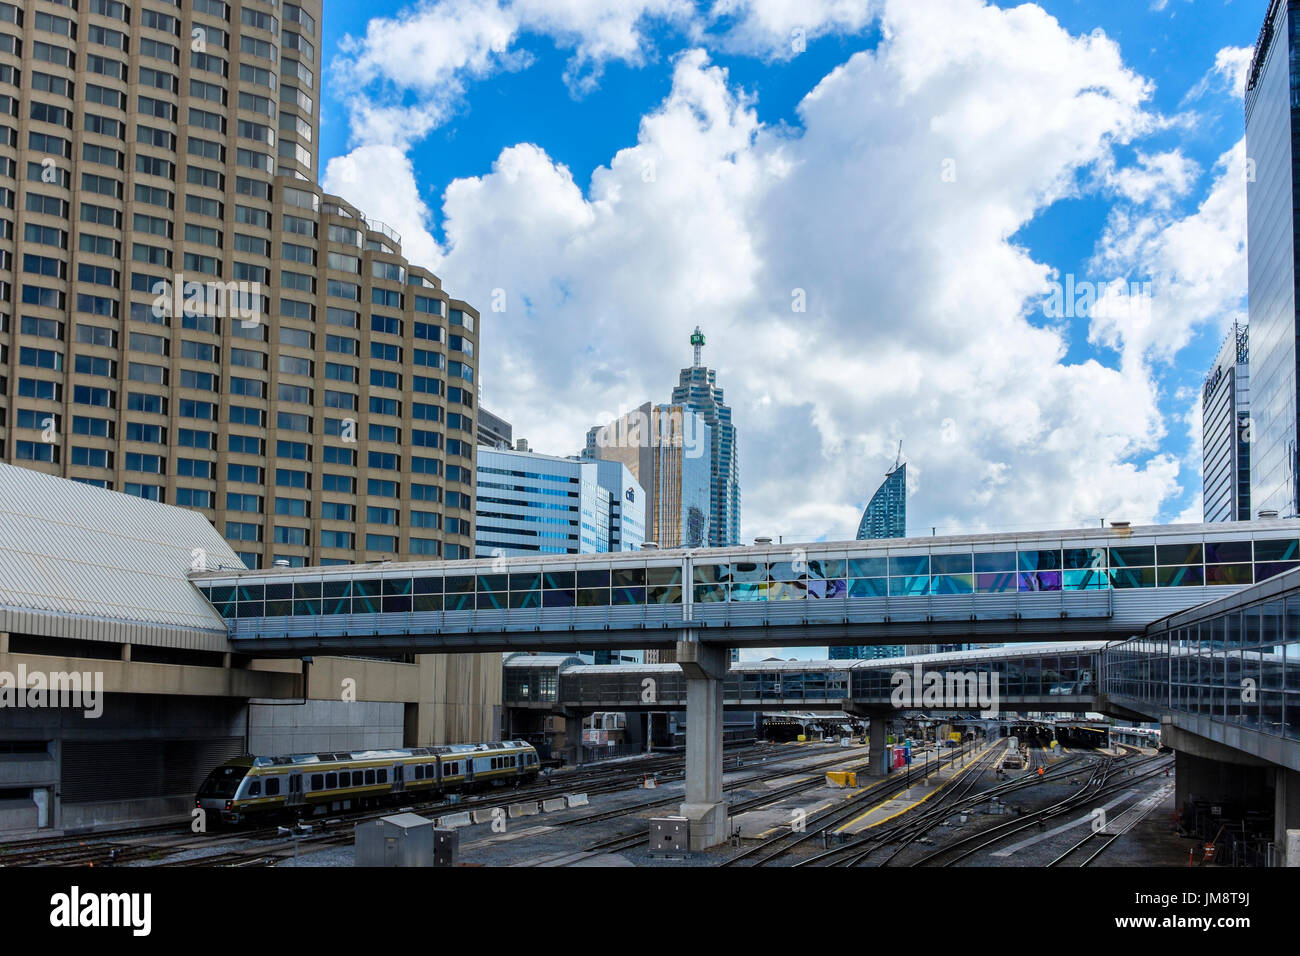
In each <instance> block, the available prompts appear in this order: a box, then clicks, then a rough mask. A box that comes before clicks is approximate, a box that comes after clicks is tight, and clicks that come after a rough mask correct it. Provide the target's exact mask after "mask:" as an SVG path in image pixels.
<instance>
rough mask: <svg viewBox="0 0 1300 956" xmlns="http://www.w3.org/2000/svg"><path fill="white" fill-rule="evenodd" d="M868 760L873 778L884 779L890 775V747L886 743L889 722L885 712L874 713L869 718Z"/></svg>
mask: <svg viewBox="0 0 1300 956" xmlns="http://www.w3.org/2000/svg"><path fill="white" fill-rule="evenodd" d="M867 719H868V720H869V721H870V724H869V725H868V728H867V759H868V760H870V761H871V776H873V777H883V776H884V775H885V774H887V773H889V752H888V751H889V747H888V745H887V744H886V743H885V733H886V731H887V730H889V721H888V720H886V719H885V715H884V713H883V712H879V713H873V714H872V715H871V716H870V717H868V718H867Z"/></svg>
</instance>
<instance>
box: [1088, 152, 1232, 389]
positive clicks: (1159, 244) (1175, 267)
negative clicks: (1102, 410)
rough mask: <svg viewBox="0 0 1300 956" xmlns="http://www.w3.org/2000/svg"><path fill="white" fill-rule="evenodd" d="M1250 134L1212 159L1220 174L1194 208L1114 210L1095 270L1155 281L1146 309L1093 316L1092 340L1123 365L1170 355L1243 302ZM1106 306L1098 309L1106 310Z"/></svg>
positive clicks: (1223, 321)
mask: <svg viewBox="0 0 1300 956" xmlns="http://www.w3.org/2000/svg"><path fill="white" fill-rule="evenodd" d="M1245 161H1246V145H1245V140H1239V141H1238V142H1237V144H1236V145H1235V146H1234V147H1233V148H1232V149H1230V150H1228V151H1227V152H1226V153H1224V154H1223V155H1222V156H1220V157H1219V160H1218V162H1217V163H1216V164H1215V172H1216V176H1215V180H1214V183H1213V185H1212V187H1211V189H1210V192H1209V194H1208V196H1207V197H1206V198H1205V200H1204V201H1203V202H1202V203H1201V204H1200V206H1199V207H1198V208H1197V209H1196V211H1195V212H1193V213H1191V214H1189V215H1187V216H1181V217H1180V216H1177V215H1174V214H1171V213H1170V212H1168V211H1163V210H1158V209H1157V210H1156V211H1135V210H1132V209H1128V208H1120V209H1116V210H1115V211H1113V212H1112V214H1111V218H1110V221H1109V223H1108V224H1107V228H1106V232H1105V234H1104V235H1103V237H1102V240H1101V243H1100V246H1099V249H1098V254H1097V257H1096V259H1095V260H1094V266H1095V268H1096V271H1097V272H1098V274H1105V275H1109V276H1118V277H1124V276H1127V277H1129V278H1130V279H1133V280H1136V281H1140V282H1148V281H1149V282H1150V283H1151V290H1150V297H1149V300H1148V301H1147V302H1145V303H1143V305H1144V307H1143V308H1138V309H1125V308H1118V309H1116V310H1115V314H1113V315H1110V316H1106V315H1101V314H1098V315H1094V317H1093V319H1092V322H1091V323H1090V326H1089V333H1088V337H1089V340H1090V341H1092V342H1094V343H1096V344H1099V345H1103V346H1106V347H1109V348H1113V349H1118V350H1120V351H1121V352H1122V354H1123V356H1124V362H1125V363H1126V364H1133V363H1141V362H1143V361H1146V360H1148V359H1155V360H1163V361H1169V360H1171V359H1172V358H1173V357H1174V355H1176V354H1177V353H1178V351H1179V350H1180V349H1182V348H1183V346H1185V345H1186V344H1187V343H1188V341H1190V339H1191V336H1192V335H1193V334H1194V333H1195V332H1196V331H1197V330H1198V329H1199V328H1201V327H1203V326H1205V325H1207V324H1211V323H1213V324H1215V325H1217V326H1219V327H1224V326H1226V323H1228V322H1229V321H1231V317H1232V315H1233V313H1234V312H1240V311H1242V310H1243V309H1244V306H1245V295H1246V167H1245ZM1102 305H1103V308H1102V309H1099V310H1098V312H1104V303H1103V304H1102Z"/></svg>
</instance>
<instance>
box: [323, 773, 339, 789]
mask: <svg viewBox="0 0 1300 956" xmlns="http://www.w3.org/2000/svg"><path fill="white" fill-rule="evenodd" d="M338 785H339V775H338V774H336V773H327V774H325V789H326V790H337V789H338Z"/></svg>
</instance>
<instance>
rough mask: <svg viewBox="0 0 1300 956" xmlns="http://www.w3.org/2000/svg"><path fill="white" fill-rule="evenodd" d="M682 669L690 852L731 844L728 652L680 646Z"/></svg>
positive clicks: (692, 644) (698, 645) (693, 644)
mask: <svg viewBox="0 0 1300 956" xmlns="http://www.w3.org/2000/svg"><path fill="white" fill-rule="evenodd" d="M677 663H678V665H679V666H680V667H681V669H682V673H683V674H685V675H686V802H685V803H683V804H682V807H681V815H682V816H684V817H685V818H686V819H687V820H688V821H690V823H689V834H690V849H691V850H692V851H694V850H704V849H707V848H708V847H711V846H717V845H718V844H720V843H723V842H724V841H725V840H726V839H727V836H728V834H727V802H726V801H725V800H724V799H723V798H722V719H723V708H722V705H723V698H722V691H723V679H724V678H725V677H726V674H727V670H728V668H729V667H730V665H731V654H730V652H729V650H728V649H727V648H725V647H714V646H712V645H708V644H701V643H700V642H699V641H678V642H677Z"/></svg>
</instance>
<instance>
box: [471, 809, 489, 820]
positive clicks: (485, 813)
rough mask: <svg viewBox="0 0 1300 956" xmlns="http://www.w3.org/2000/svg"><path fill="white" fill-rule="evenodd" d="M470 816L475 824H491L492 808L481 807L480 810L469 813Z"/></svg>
mask: <svg viewBox="0 0 1300 956" xmlns="http://www.w3.org/2000/svg"><path fill="white" fill-rule="evenodd" d="M470 816H471V817H472V818H473V820H474V822H475V823H491V822H492V807H483V808H482V809H481V810H474V811H472V812H471V814H470Z"/></svg>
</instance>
